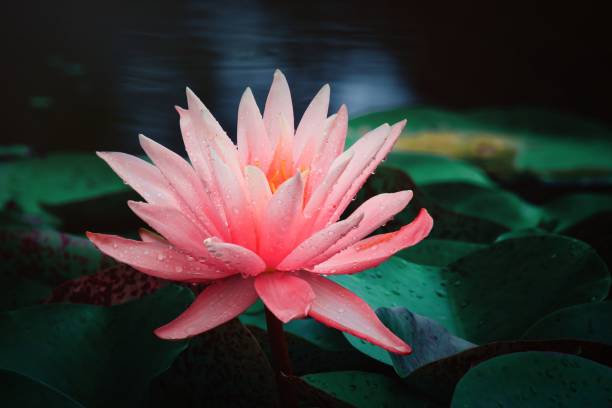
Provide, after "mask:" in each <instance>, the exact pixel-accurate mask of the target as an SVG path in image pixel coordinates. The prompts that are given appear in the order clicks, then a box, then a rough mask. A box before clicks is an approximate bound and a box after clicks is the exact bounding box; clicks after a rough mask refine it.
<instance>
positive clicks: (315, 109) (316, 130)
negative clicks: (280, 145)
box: [293, 85, 329, 169]
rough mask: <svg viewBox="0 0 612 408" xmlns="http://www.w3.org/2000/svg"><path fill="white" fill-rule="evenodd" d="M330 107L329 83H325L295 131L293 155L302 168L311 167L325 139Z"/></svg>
mask: <svg viewBox="0 0 612 408" xmlns="http://www.w3.org/2000/svg"><path fill="white" fill-rule="evenodd" d="M328 108H329V85H324V86H323V87H322V88H321V90H320V91H319V92H318V93H317V94H316V95H315V97H314V98H313V100H312V102H310V105H308V108H306V111H305V112H304V115H303V116H302V120H300V124H299V125H298V127H297V130H296V131H295V139H294V142H293V157H294V158H295V159H296V160H297V166H298V167H300V168H304V169H306V168H308V167H310V162H311V161H312V158H313V157H314V155H315V153H316V151H317V148H318V147H319V143H320V141H321V140H322V139H323V130H324V129H325V119H326V118H327V110H328Z"/></svg>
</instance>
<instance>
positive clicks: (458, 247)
mask: <svg viewBox="0 0 612 408" xmlns="http://www.w3.org/2000/svg"><path fill="white" fill-rule="evenodd" d="M482 248H485V245H483V244H476V243H472V242H463V241H450V240H446V239H436V238H427V239H425V240H423V241H421V242H419V243H418V244H417V245H415V246H413V247H410V248H407V249H404V250H402V251H400V252H398V253H397V255H398V256H399V257H401V258H403V259H405V260H407V261H410V262H414V263H417V264H421V265H432V266H446V265H448V264H450V263H451V262H454V261H456V260H457V259H459V258H462V257H464V256H465V255H468V254H471V253H472V252H475V251H477V250H479V249H482Z"/></svg>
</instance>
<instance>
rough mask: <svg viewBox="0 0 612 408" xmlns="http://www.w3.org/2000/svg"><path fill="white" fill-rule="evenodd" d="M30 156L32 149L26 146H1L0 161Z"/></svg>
mask: <svg viewBox="0 0 612 408" xmlns="http://www.w3.org/2000/svg"><path fill="white" fill-rule="evenodd" d="M29 154H30V148H29V147H28V146H24V145H9V146H0V159H3V160H5V159H13V158H18V157H27V156H28V155H29Z"/></svg>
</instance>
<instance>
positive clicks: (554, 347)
mask: <svg viewBox="0 0 612 408" xmlns="http://www.w3.org/2000/svg"><path fill="white" fill-rule="evenodd" d="M523 351H546V352H551V353H565V354H575V355H577V356H581V357H584V358H588V359H590V360H593V361H596V362H598V363H601V364H605V365H608V366H609V365H611V364H612V347H611V346H608V345H606V344H601V343H593V342H588V341H581V340H546V341H533V340H519V341H500V342H493V343H488V344H484V345H482V346H477V347H473V348H470V349H467V350H464V351H462V352H460V353H457V354H453V355H452V356H449V357H446V358H443V359H441V360H437V361H434V362H431V363H429V364H426V365H424V366H422V367H419V368H417V369H416V370H415V371H413V372H412V373H411V374H410V376H409V377H408V378H407V379H406V381H407V382H408V384H410V385H411V386H413V387H415V388H417V389H419V390H421V391H422V392H424V393H426V394H428V395H430V396H431V397H433V398H435V399H436V400H437V401H440V402H442V403H444V404H446V405H448V404H449V403H450V400H451V398H452V395H453V392H454V390H455V387H456V385H457V383H458V382H459V380H461V378H463V376H464V375H465V374H466V373H467V372H468V370H470V369H471V368H472V367H474V366H475V365H477V364H480V363H482V362H483V361H487V360H489V359H491V358H494V357H496V356H501V355H505V354H512V353H518V352H523Z"/></svg>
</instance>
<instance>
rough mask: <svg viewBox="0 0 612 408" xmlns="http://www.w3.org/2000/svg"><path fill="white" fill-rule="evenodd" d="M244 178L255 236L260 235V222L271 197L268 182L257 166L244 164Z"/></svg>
mask: <svg viewBox="0 0 612 408" xmlns="http://www.w3.org/2000/svg"><path fill="white" fill-rule="evenodd" d="M244 178H245V184H246V189H247V191H248V195H249V199H250V202H251V207H252V209H253V221H254V222H255V231H256V234H257V236H258V237H259V236H261V223H262V220H263V216H264V212H265V210H266V206H267V205H268V202H269V201H270V199H271V198H272V192H271V191H270V184H269V183H268V179H267V178H266V175H265V174H264V173H263V172H262V171H261V169H260V168H259V167H255V166H246V167H245V168H244Z"/></svg>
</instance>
